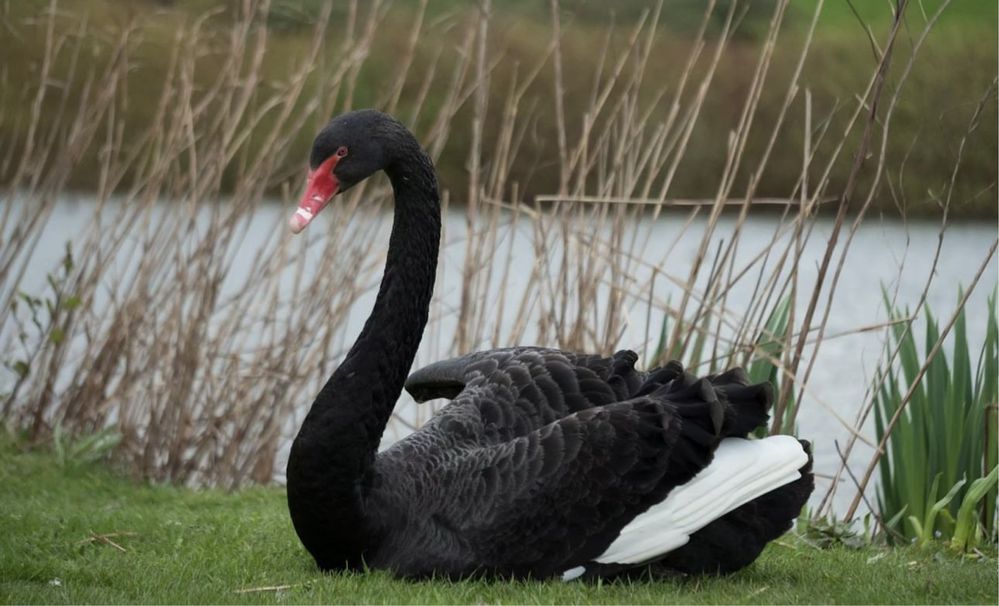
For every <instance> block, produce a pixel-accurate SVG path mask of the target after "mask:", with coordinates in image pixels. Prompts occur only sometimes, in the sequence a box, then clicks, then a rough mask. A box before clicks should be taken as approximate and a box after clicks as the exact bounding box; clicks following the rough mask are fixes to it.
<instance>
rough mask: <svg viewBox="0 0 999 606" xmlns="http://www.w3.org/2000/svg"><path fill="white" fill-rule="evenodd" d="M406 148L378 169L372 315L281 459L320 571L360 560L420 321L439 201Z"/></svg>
mask: <svg viewBox="0 0 999 606" xmlns="http://www.w3.org/2000/svg"><path fill="white" fill-rule="evenodd" d="M413 143H414V147H415V149H410V150H409V151H408V153H404V155H402V156H401V159H400V160H398V161H395V162H393V163H391V164H390V165H389V166H387V167H386V168H385V172H386V173H387V174H388V176H389V179H390V180H391V182H392V188H393V190H394V192H395V218H394V222H393V225H392V235H391V238H390V240H389V249H388V255H387V258H386V262H385V272H384V274H383V276H382V281H381V286H380V288H379V289H378V296H377V298H376V300H375V305H374V309H373V310H372V312H371V315H370V316H369V317H368V320H367V322H366V323H365V325H364V328H363V329H362V331H361V334H360V336H358V338H357V341H356V342H355V343H354V346H353V347H351V349H350V352H349V353H348V354H347V356H346V358H345V359H344V361H343V363H342V364H341V365H340V367H339V368H337V369H336V371H335V372H334V373H333V376H331V377H330V379H329V380H328V381H327V382H326V385H325V386H324V387H323V389H322V391H320V392H319V395H318V396H317V397H316V400H315V402H313V404H312V408H311V409H310V410H309V413H308V415H307V416H306V418H305V421H304V422H303V424H302V428H301V430H299V433H298V436H297V437H296V438H295V442H294V444H293V445H292V450H291V453H290V455H289V458H288V478H287V479H288V501H289V506H290V509H291V515H292V521H293V522H294V524H295V528H296V530H297V531H298V534H299V537H300V538H301V539H302V542H303V543H304V544H305V546H306V548H308V549H309V551H310V552H311V553H312V555H313V556H314V557H315V558H316V560H317V562H318V563H319V564H320V566H323V567H338V566H342V565H343V564H344V562H345V561H346V562H348V563H350V564H351V565H356V564H359V562H356V561H355V560H356V559H357V558H359V557H360V556H361V555H363V554H362V552H363V549H364V547H365V545H364V543H365V540H366V539H367V538H368V537H367V535H366V532H367V531H366V530H365V529H364V523H363V521H364V520H363V511H362V510H361V507H362V500H363V496H364V494H365V492H366V488H367V487H366V480H367V479H369V478H368V471H369V470H370V468H371V465H372V464H373V462H374V457H375V454H376V452H377V449H378V445H379V442H380V441H381V436H382V433H383V432H384V430H385V426H386V425H387V423H388V420H389V417H390V416H391V414H392V409H393V407H394V406H395V402H396V400H397V399H398V398H399V395H400V394H401V393H402V388H403V384H404V382H405V380H406V376H407V374H408V372H409V369H410V366H411V365H412V363H413V359H414V358H415V356H416V350H417V348H418V347H419V345H420V339H421V337H422V335H423V328H424V326H425V325H426V323H427V315H428V312H429V308H430V298H431V296H432V294H433V287H434V278H435V275H436V270H437V253H438V248H439V244H440V230H441V216H440V202H439V195H438V192H437V179H436V177H435V176H434V170H433V166H432V164H431V162H430V160H429V158H427V157H426V155H425V154H424V153H423V151H422V150H420V149H419V146H417V145H415V141H414V142H413Z"/></svg>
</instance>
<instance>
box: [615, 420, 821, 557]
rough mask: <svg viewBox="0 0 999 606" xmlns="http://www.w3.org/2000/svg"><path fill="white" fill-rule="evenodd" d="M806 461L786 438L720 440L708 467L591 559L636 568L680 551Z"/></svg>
mask: <svg viewBox="0 0 999 606" xmlns="http://www.w3.org/2000/svg"><path fill="white" fill-rule="evenodd" d="M807 461H808V455H807V454H806V453H805V450H804V449H803V448H802V447H801V444H800V443H799V442H798V440H796V439H794V438H792V437H791V436H772V437H769V438H765V439H762V440H744V439H741V438H727V439H725V440H722V442H721V444H719V445H718V449H717V450H716V451H715V456H714V459H713V460H712V461H711V464H710V465H708V466H707V467H706V468H704V469H703V470H702V471H701V473H699V474H697V475H696V476H694V479H692V480H691V481H689V482H687V483H686V484H684V485H683V486H679V487H677V488H674V489H673V491H672V492H670V494H669V496H668V497H666V499H665V500H664V501H663V502H662V503H659V504H657V505H653V506H652V507H651V508H649V510H648V511H646V512H645V513H642V514H641V515H639V516H637V517H636V518H635V519H634V520H632V521H631V523H629V524H628V525H627V526H625V527H624V529H622V530H621V534H620V535H619V536H618V537H617V538H616V539H614V542H613V543H611V544H610V546H609V547H608V548H607V550H606V551H604V552H603V553H602V554H601V555H600V556H599V557H597V558H596V561H597V562H600V563H602V564H638V563H640V562H645V561H648V560H652V559H655V558H657V557H659V556H662V555H663V554H665V553H668V552H670V551H673V550H674V549H676V548H678V547H682V546H683V545H684V544H685V543H687V541H689V540H690V535H691V534H693V533H695V532H697V531H698V530H700V529H701V528H704V527H705V526H707V525H708V524H709V523H711V522H712V521H714V520H716V519H718V518H720V517H722V516H723V515H725V514H726V513H728V512H730V511H732V510H733V509H735V508H737V507H739V506H740V505H744V504H745V503H748V502H749V501H752V500H753V499H755V498H756V497H759V496H762V495H764V494H766V493H768V492H770V491H771V490H773V489H775V488H779V487H781V486H783V485H785V484H788V483H790V482H793V481H795V480H797V479H798V478H799V477H801V474H800V473H798V469H800V468H801V467H802V466H803V465H804V464H805V463H806V462H807Z"/></svg>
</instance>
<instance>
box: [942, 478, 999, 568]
mask: <svg viewBox="0 0 999 606" xmlns="http://www.w3.org/2000/svg"><path fill="white" fill-rule="evenodd" d="M997 484H999V466H996V467H993V468H992V471H991V472H989V475H987V476H985V477H984V478H978V479H977V480H975V481H974V482H972V483H971V486H970V487H969V488H968V492H967V493H965V495H964V500H962V501H961V507H960V509H958V511H957V522H956V524H955V528H954V538H953V539H952V540H951V542H950V546H951V548H953V549H955V550H957V551H965V550H966V549H968V548H969V547H974V545H971V544H970V543H971V541H972V539H973V538H974V536H975V530H976V529H977V527H978V524H979V521H978V515H977V514H978V503H980V502H981V501H982V499H984V498H985V496H986V495H988V493H989V491H991V490H992V489H993V488H995V487H996V485H997Z"/></svg>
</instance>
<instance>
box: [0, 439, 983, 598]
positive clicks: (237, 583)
mask: <svg viewBox="0 0 999 606" xmlns="http://www.w3.org/2000/svg"><path fill="white" fill-rule="evenodd" d="M0 486H2V487H3V489H2V491H0V511H2V514H0V600H2V601H3V602H5V603H11V602H16V603H27V602H31V603H42V602H44V603H79V602H90V603H94V602H101V603H103V602H157V603H163V602H168V603H188V602H212V603H230V602H232V603H243V602H252V603H256V602H267V603H270V602H294V603H298V602H324V603H358V602H381V603H384V602H390V603H397V602H445V603H473V602H474V603H494V602H513V603H594V602H595V603H635V604H637V603H674V602H682V603H759V602H776V603H789V602H795V603H799V602H806V603H823V602H840V603H889V602H890V603H944V602H947V603H992V604H995V603H996V601H997V586H996V583H997V568H996V560H995V559H994V557H990V558H989V559H986V560H963V559H960V558H957V557H954V556H950V555H946V554H944V553H942V552H927V551H916V550H912V549H900V550H895V551H881V550H876V549H865V550H848V549H845V548H836V549H829V550H819V549H817V548H815V547H812V546H810V545H808V544H806V543H804V542H803V541H800V540H798V539H797V538H795V537H793V536H790V535H789V536H787V537H784V538H783V539H782V540H781V541H779V542H778V543H776V544H774V545H771V546H770V547H769V548H768V550H767V551H766V552H765V553H764V554H763V556H762V557H761V558H760V559H759V561H757V562H756V564H754V565H753V566H751V567H749V568H748V569H746V570H744V571H742V572H740V573H739V574H736V575H732V576H729V577H724V578H700V579H695V578H691V579H678V580H675V581H668V582H661V581H660V582H648V583H612V584H603V585H586V584H582V583H568V584H563V583H560V582H547V583H507V582H491V583H490V582H461V583H451V582H446V581H427V582H419V583H411V582H403V581H397V580H394V579H392V578H390V577H389V576H388V575H386V574H382V573H372V574H336V575H323V574H320V573H319V572H318V571H317V570H316V569H315V568H314V567H313V564H312V561H311V559H310V558H309V556H308V555H307V554H306V553H305V551H304V550H303V549H302V548H301V547H300V546H299V544H298V541H297V539H296V538H295V535H294V532H293V530H292V528H291V523H290V521H289V519H288V515H287V511H286V509H285V501H284V491H283V490H281V489H276V488H258V489H253V490H246V491H242V492H239V493H235V494H226V493H223V492H218V491H190V490H184V489H179V488H174V487H165V486H140V485H136V484H135V483H133V482H130V481H129V480H126V479H122V478H121V477H118V476H116V475H114V474H113V473H111V472H109V471H107V470H106V469H103V468H101V467H82V468H81V467H74V468H68V469H63V468H61V467H60V466H59V465H58V464H57V462H56V459H55V458H54V457H53V456H52V455H47V454H38V453H22V452H20V451H18V450H16V449H14V448H13V447H11V446H10V445H9V443H8V444H5V445H0ZM102 537H103V539H102ZM268 586H269V587H274V586H287V587H285V588H283V589H274V588H271V589H261V588H264V587H268ZM248 589H249V590H250V591H247V590H248Z"/></svg>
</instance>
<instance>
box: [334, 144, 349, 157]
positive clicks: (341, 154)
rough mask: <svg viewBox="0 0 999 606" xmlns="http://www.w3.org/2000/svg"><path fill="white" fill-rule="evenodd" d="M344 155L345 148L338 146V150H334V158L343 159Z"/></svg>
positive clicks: (345, 153)
mask: <svg viewBox="0 0 999 606" xmlns="http://www.w3.org/2000/svg"><path fill="white" fill-rule="evenodd" d="M346 155H347V148H346V147H344V146H342V145H341V146H340V147H339V148H338V149H337V150H336V157H337V158H343V157H345V156H346Z"/></svg>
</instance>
